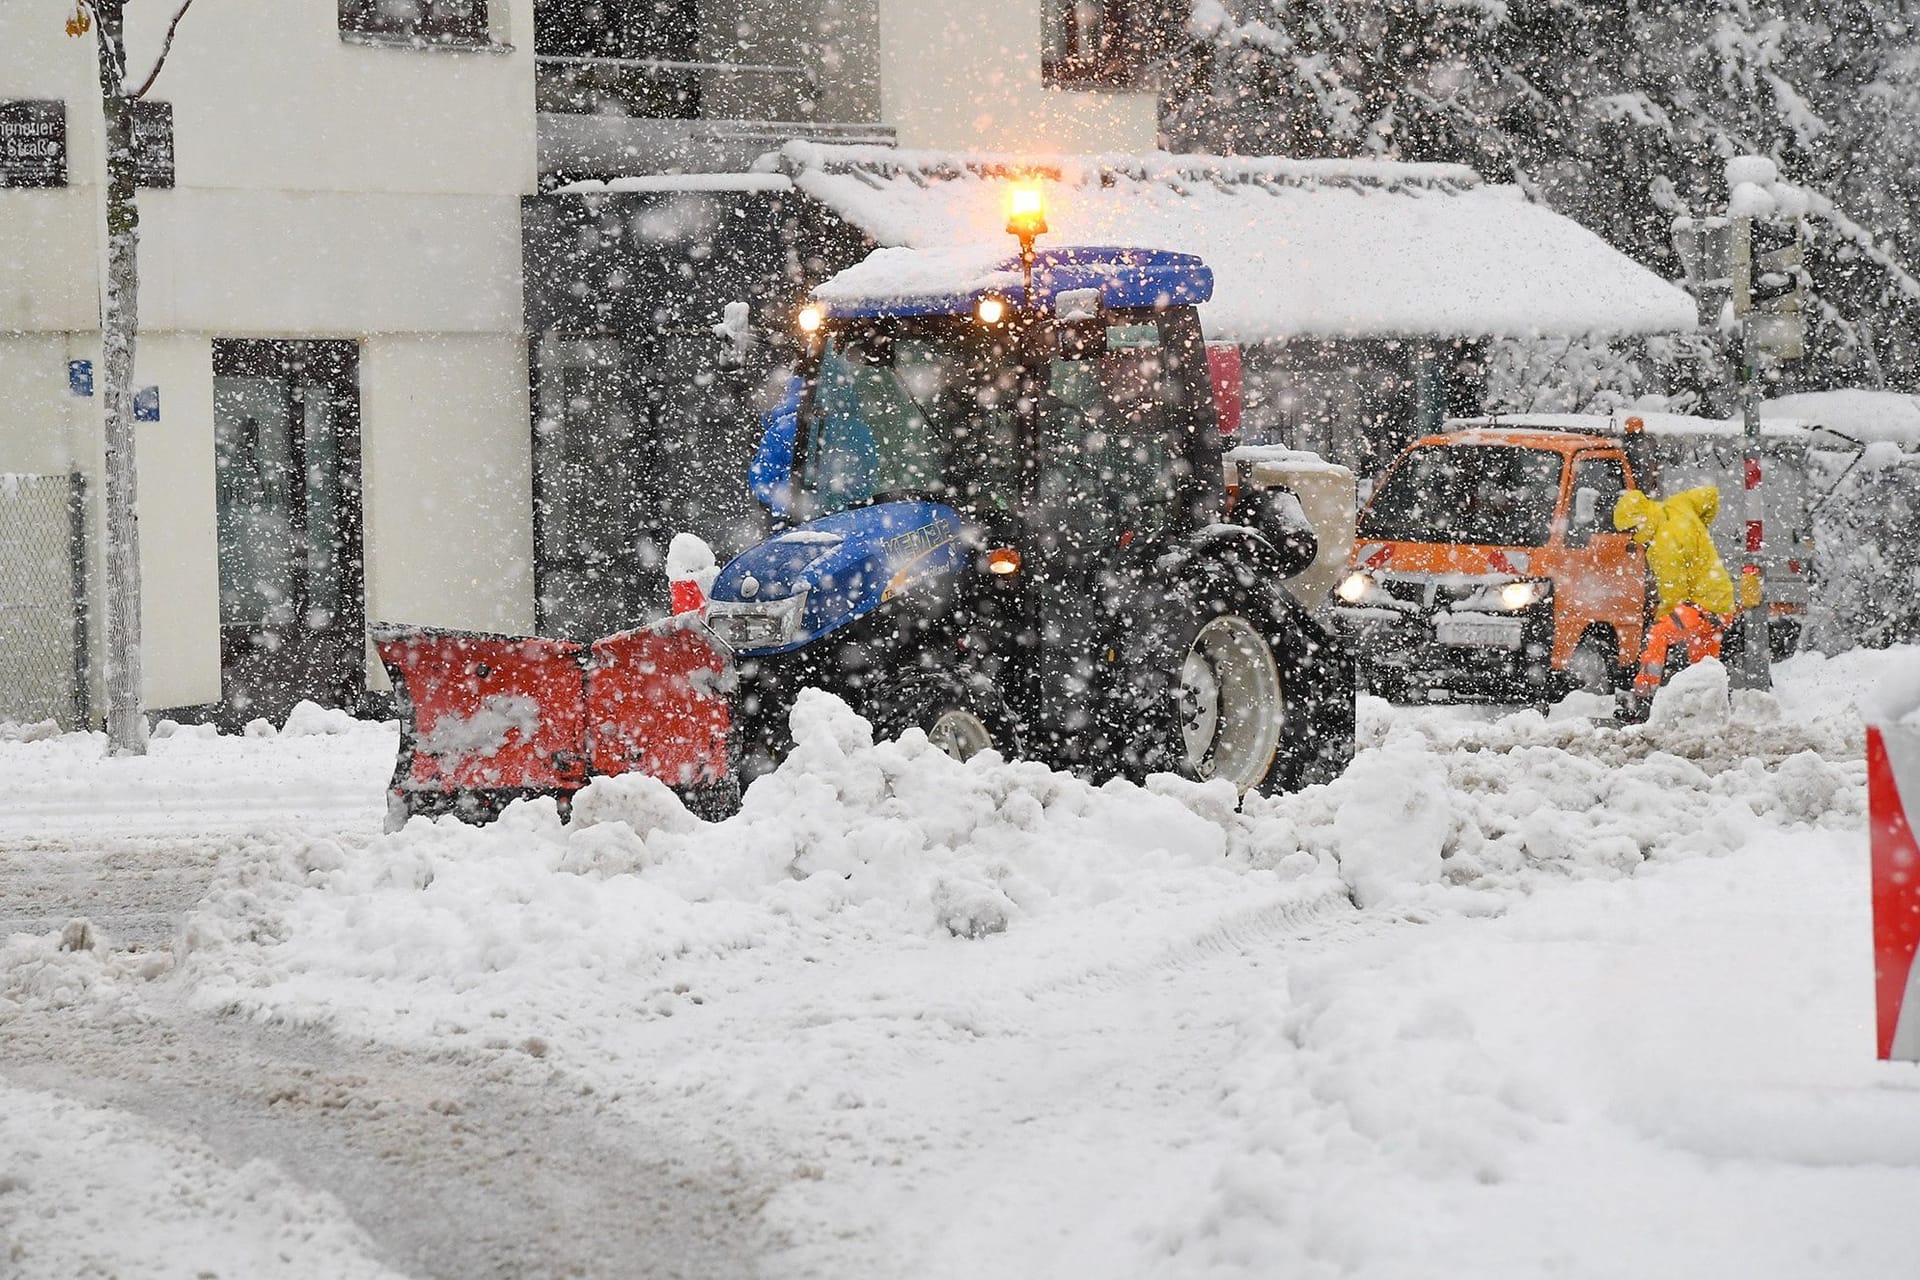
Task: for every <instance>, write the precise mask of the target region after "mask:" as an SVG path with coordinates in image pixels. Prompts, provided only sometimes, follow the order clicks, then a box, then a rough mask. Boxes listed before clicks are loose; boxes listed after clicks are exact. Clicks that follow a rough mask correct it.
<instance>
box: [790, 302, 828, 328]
mask: <svg viewBox="0 0 1920 1280" xmlns="http://www.w3.org/2000/svg"><path fill="white" fill-rule="evenodd" d="M826 322H827V311H826V308H825V307H822V306H821V305H820V304H819V303H817V302H809V303H808V304H807V305H806V306H804V307H802V308H800V315H799V318H798V320H797V323H798V324H799V326H800V332H802V333H818V332H820V326H821V325H823V324H825V323H826Z"/></svg>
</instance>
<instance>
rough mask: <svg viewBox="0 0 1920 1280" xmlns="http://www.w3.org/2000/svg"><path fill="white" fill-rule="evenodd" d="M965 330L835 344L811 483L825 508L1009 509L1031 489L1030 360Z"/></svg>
mask: <svg viewBox="0 0 1920 1280" xmlns="http://www.w3.org/2000/svg"><path fill="white" fill-rule="evenodd" d="M987 354H988V353H987V352H985V351H983V350H979V349H977V344H975V343H971V342H967V341H964V340H963V338H962V336H961V335H959V334H957V333H954V334H947V335H939V334H934V333H924V334H905V335H895V334H891V333H879V332H871V331H869V332H866V333H861V334H842V335H835V336H834V337H833V338H831V339H830V340H829V341H828V344H827V347H826V350H825V352H824V353H823V355H822V357H821V360H820V371H819V374H818V377H817V380H816V382H815V384H814V391H813V400H812V405H811V412H810V413H809V414H808V415H807V423H806V428H807V429H806V435H805V446H804V447H805V453H804V455H803V457H804V460H803V463H802V469H801V476H800V487H801V488H802V490H803V491H804V492H806V493H808V494H810V495H811V496H812V497H813V498H814V500H815V505H816V507H817V509H818V510H820V511H836V510H839V509H841V508H843V507H850V506H857V505H859V504H862V503H867V502H876V501H886V500H889V499H893V498H909V497H911V498H928V499H932V500H934V501H938V502H947V503H952V504H954V505H955V506H961V507H984V508H1004V507H1006V506H1008V505H1009V504H1010V503H1011V502H1012V501H1013V500H1014V498H1015V497H1016V496H1017V494H1018V492H1019V459H1018V453H1017V445H1016V431H1015V422H1014V414H1013V404H1014V400H1015V397H1016V395H1017V394H1018V381H1019V379H1018V369H1017V368H1016V367H1015V366H1014V364H1013V363H1012V362H1011V361H1003V362H1002V363H1001V364H1000V367H999V372H998V376H994V374H993V373H992V372H990V362H989V361H988V360H987V359H986V356H987Z"/></svg>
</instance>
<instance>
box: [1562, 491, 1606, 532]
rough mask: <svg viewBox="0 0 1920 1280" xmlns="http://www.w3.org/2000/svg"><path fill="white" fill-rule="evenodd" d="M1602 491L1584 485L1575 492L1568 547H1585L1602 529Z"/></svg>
mask: <svg viewBox="0 0 1920 1280" xmlns="http://www.w3.org/2000/svg"><path fill="white" fill-rule="evenodd" d="M1599 515H1600V491H1599V490H1598V489H1592V488H1588V487H1587V486H1585V485H1582V486H1581V487H1580V488H1578V489H1575V490H1574V491H1573V519H1572V520H1571V521H1569V522H1568V524H1567V545H1568V546H1570V547H1584V546H1586V545H1587V542H1588V540H1589V539H1591V538H1592V537H1593V535H1594V534H1595V533H1596V532H1598V530H1599V528H1600V521H1599Z"/></svg>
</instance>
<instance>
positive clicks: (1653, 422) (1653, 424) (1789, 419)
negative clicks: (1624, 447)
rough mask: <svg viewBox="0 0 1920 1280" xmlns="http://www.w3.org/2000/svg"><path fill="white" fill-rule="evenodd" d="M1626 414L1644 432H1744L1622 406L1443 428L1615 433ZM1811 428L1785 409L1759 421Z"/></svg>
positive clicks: (1789, 429)
mask: <svg viewBox="0 0 1920 1280" xmlns="http://www.w3.org/2000/svg"><path fill="white" fill-rule="evenodd" d="M1628 418H1638V419H1640V423H1641V425H1642V426H1643V427H1645V428H1646V431H1647V434H1648V435H1655V436H1676V435H1703V436H1738V435H1743V434H1745V432H1746V424H1745V423H1744V422H1743V421H1742V420H1741V419H1739V418H1698V417H1694V416H1693V415H1691V414H1684V413H1652V412H1647V411H1643V410H1639V409H1623V410H1621V411H1620V412H1619V413H1615V414H1611V415H1608V414H1600V413H1501V414H1490V415H1486V416H1483V417H1478V418H1450V419H1448V420H1447V422H1446V424H1445V429H1446V430H1448V431H1472V430H1474V429H1476V428H1492V429H1495V430H1500V431H1525V430H1540V431H1580V432H1586V433H1589V434H1595V433H1597V434H1600V435H1612V436H1617V435H1621V434H1623V433H1624V431H1625V429H1626V420H1627V419H1628ZM1814 429H1815V426H1814V424H1813V423H1811V422H1808V421H1806V420H1805V419H1803V418H1801V417H1797V416H1789V415H1787V414H1784V413H1768V414H1765V415H1763V417H1762V418H1761V422H1760V430H1761V432H1762V433H1763V434H1765V435H1769V436H1780V437H1783V438H1802V437H1806V436H1808V435H1809V434H1810V432H1811V431H1813V430H1814Z"/></svg>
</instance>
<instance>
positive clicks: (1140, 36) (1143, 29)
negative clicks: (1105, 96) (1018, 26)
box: [1041, 0, 1153, 88]
mask: <svg viewBox="0 0 1920 1280" xmlns="http://www.w3.org/2000/svg"><path fill="white" fill-rule="evenodd" d="M1150 10H1151V6H1150V5H1149V4H1147V3H1145V2H1144V0H1043V7H1042V10H1041V40H1042V48H1041V70H1042V74H1043V75H1044V77H1045V78H1046V79H1047V80H1048V81H1049V82H1050V83H1054V84H1082V85H1102V86H1107V87H1114V88H1127V87H1132V86H1133V85H1134V84H1135V82H1136V81H1137V80H1138V79H1139V77H1140V72H1141V69H1142V67H1143V66H1144V65H1145V63H1146V61H1147V58H1148V49H1147V43H1148V40H1149V38H1150V34H1149V33H1150V32H1151V31H1152V29H1153V22H1152V20H1151V19H1152V14H1151V12H1150Z"/></svg>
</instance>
